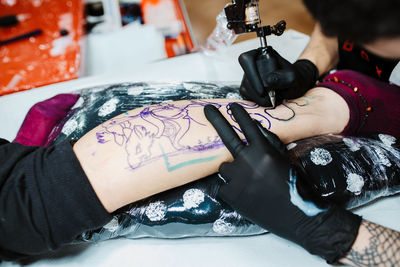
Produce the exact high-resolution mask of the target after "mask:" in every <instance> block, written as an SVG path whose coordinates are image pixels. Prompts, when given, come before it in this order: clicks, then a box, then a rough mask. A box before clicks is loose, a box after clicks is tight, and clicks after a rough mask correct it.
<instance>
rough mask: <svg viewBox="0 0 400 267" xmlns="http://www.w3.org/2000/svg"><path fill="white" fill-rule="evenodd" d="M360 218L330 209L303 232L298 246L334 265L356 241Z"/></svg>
mask: <svg viewBox="0 0 400 267" xmlns="http://www.w3.org/2000/svg"><path fill="white" fill-rule="evenodd" d="M361 220H362V219H361V217H360V216H358V215H356V214H353V213H351V212H350V211H347V210H344V209H341V208H338V207H332V208H330V209H329V210H328V211H327V212H324V213H322V214H319V215H317V216H316V217H315V219H314V220H313V221H314V223H313V224H312V226H311V227H309V228H312V229H308V230H311V231H305V232H308V233H311V234H308V235H303V236H302V240H303V241H301V242H300V245H301V246H303V247H304V248H305V249H306V250H307V251H308V252H310V253H311V254H314V255H318V256H320V257H322V258H324V259H325V260H326V261H327V262H328V263H330V264H332V263H336V262H338V261H339V260H340V259H341V258H343V257H344V256H345V255H346V254H347V253H348V251H350V249H351V247H352V246H353V243H354V242H355V240H356V237H357V235H358V231H359V228H360V224H361Z"/></svg>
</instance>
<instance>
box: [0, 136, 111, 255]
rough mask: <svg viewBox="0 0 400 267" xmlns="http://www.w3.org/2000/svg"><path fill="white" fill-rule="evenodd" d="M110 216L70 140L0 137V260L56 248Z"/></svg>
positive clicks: (108, 218)
mask: <svg viewBox="0 0 400 267" xmlns="http://www.w3.org/2000/svg"><path fill="white" fill-rule="evenodd" d="M109 220H111V215H110V214H109V213H107V211H106V210H105V209H104V207H103V206H102V204H101V202H100V201H99V199H98V198H97V196H96V193H95V192H94V190H93V188H92V187H91V185H90V183H89V181H88V179H87V177H86V176H85V174H84V172H83V170H82V168H81V166H80V164H79V161H78V160H77V158H76V156H75V154H74V152H73V150H72V145H71V143H70V142H68V141H64V142H62V143H60V144H58V145H55V146H51V147H48V148H44V147H32V146H23V145H20V144H17V143H9V142H7V141H6V140H4V139H0V261H1V259H8V260H10V259H17V258H20V257H23V256H25V255H37V254H41V253H44V252H47V251H50V250H56V249H57V248H60V247H61V246H63V245H66V244H68V243H70V242H71V241H73V240H74V239H75V237H76V236H77V235H78V234H81V233H82V232H84V231H86V230H89V229H95V228H98V227H101V226H103V225H104V224H106V223H107V222H108V221H109Z"/></svg>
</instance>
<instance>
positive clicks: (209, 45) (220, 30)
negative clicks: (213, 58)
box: [196, 10, 237, 53]
mask: <svg viewBox="0 0 400 267" xmlns="http://www.w3.org/2000/svg"><path fill="white" fill-rule="evenodd" d="M216 21H217V24H216V26H215V28H214V30H213V32H212V33H211V34H210V35H209V36H208V37H207V40H206V42H205V44H203V45H201V46H199V47H197V48H196V50H199V51H203V52H205V53H207V52H215V51H218V50H219V49H220V48H224V47H227V46H230V45H232V44H233V42H235V40H236V38H237V35H236V33H235V32H234V31H233V30H230V29H228V27H227V24H228V20H227V18H226V15H225V10H222V11H221V13H219V14H218V16H217V18H216Z"/></svg>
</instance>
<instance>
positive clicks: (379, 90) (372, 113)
mask: <svg viewBox="0 0 400 267" xmlns="http://www.w3.org/2000/svg"><path fill="white" fill-rule="evenodd" d="M318 86H321V87H327V88H329V89H331V90H333V91H335V92H336V93H338V94H339V95H340V96H342V97H343V99H344V100H345V101H346V102H347V105H348V106H349V109H350V120H349V123H348V124H347V126H346V127H345V129H344V130H343V132H342V134H343V135H355V134H374V133H383V134H389V135H392V136H394V137H397V138H399V137H400V87H399V86H397V85H394V84H389V83H387V82H383V81H379V80H377V79H375V78H372V77H369V76H366V75H364V74H361V73H358V72H355V71H350V70H342V71H337V72H335V73H332V74H329V75H327V76H326V77H325V78H324V81H323V82H321V83H319V84H318Z"/></svg>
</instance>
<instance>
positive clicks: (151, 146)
mask: <svg viewBox="0 0 400 267" xmlns="http://www.w3.org/2000/svg"><path fill="white" fill-rule="evenodd" d="M231 103H232V102H225V103H222V102H218V101H216V100H215V101H213V100H190V101H189V103H187V102H186V103H185V104H184V105H182V106H181V105H179V103H178V102H171V103H168V102H167V103H162V104H158V105H153V106H149V107H146V108H144V109H141V110H138V111H136V112H137V113H135V114H131V113H132V112H129V113H128V114H122V115H120V116H118V117H116V118H113V119H111V120H109V121H107V122H105V123H103V124H102V125H101V128H102V130H101V131H97V132H96V138H97V142H98V143H100V144H105V143H108V142H113V143H114V144H116V145H118V146H120V147H123V148H124V150H125V152H126V154H127V161H128V165H129V167H130V168H131V169H132V170H135V169H137V168H138V167H141V166H144V165H146V164H149V163H151V162H154V161H156V160H159V159H164V161H165V164H166V166H167V169H168V170H169V171H173V170H176V169H177V168H179V167H180V166H182V167H183V166H187V165H190V164H196V163H200V162H204V161H211V160H214V159H215V157H213V158H198V159H195V160H191V161H188V162H182V163H181V164H179V165H176V166H172V165H171V164H170V163H169V158H170V157H173V156H174V155H177V154H187V153H196V152H201V151H206V150H210V149H218V148H221V147H223V146H224V144H223V143H222V141H221V140H220V137H219V136H218V135H215V136H214V137H204V139H201V140H198V142H197V144H193V143H192V142H191V141H190V142H185V137H186V136H187V135H188V133H189V131H196V128H197V129H199V127H200V128H201V127H208V126H207V125H205V124H203V123H200V122H198V121H196V119H195V118H194V116H192V114H193V112H197V114H198V112H199V109H200V110H201V111H200V112H202V110H203V109H204V106H205V105H207V104H212V105H214V106H216V107H217V108H218V109H220V110H221V111H222V112H223V113H225V114H228V116H230V117H231V119H232V120H233V121H234V118H233V117H232V114H231V112H230V108H229V106H230V104H231ZM288 103H289V102H288ZM291 103H294V104H295V105H297V106H306V105H308V100H305V103H301V104H299V103H296V102H291ZM240 104H241V105H242V106H243V107H244V108H245V109H246V110H247V112H249V114H251V116H252V117H253V118H254V119H255V120H257V121H259V122H260V123H262V124H263V125H265V126H266V128H267V129H270V128H271V125H272V124H271V122H272V121H281V122H287V121H291V120H293V118H294V117H295V116H296V113H295V111H294V110H293V109H292V108H291V107H290V106H289V105H286V104H284V105H283V106H284V107H285V109H286V111H287V112H286V113H287V116H286V115H285V117H283V116H282V118H277V117H274V116H272V115H271V114H270V110H269V109H267V108H263V109H260V106H259V105H257V104H254V103H247V102H241V103H240ZM234 127H235V128H236V129H237V130H238V131H240V129H239V128H237V127H236V126H234ZM161 138H163V139H167V140H168V146H170V147H172V150H173V152H168V153H167V152H164V148H163V147H162V146H159V145H155V141H156V140H158V139H161ZM155 151H161V154H160V153H156V152H155Z"/></svg>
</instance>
